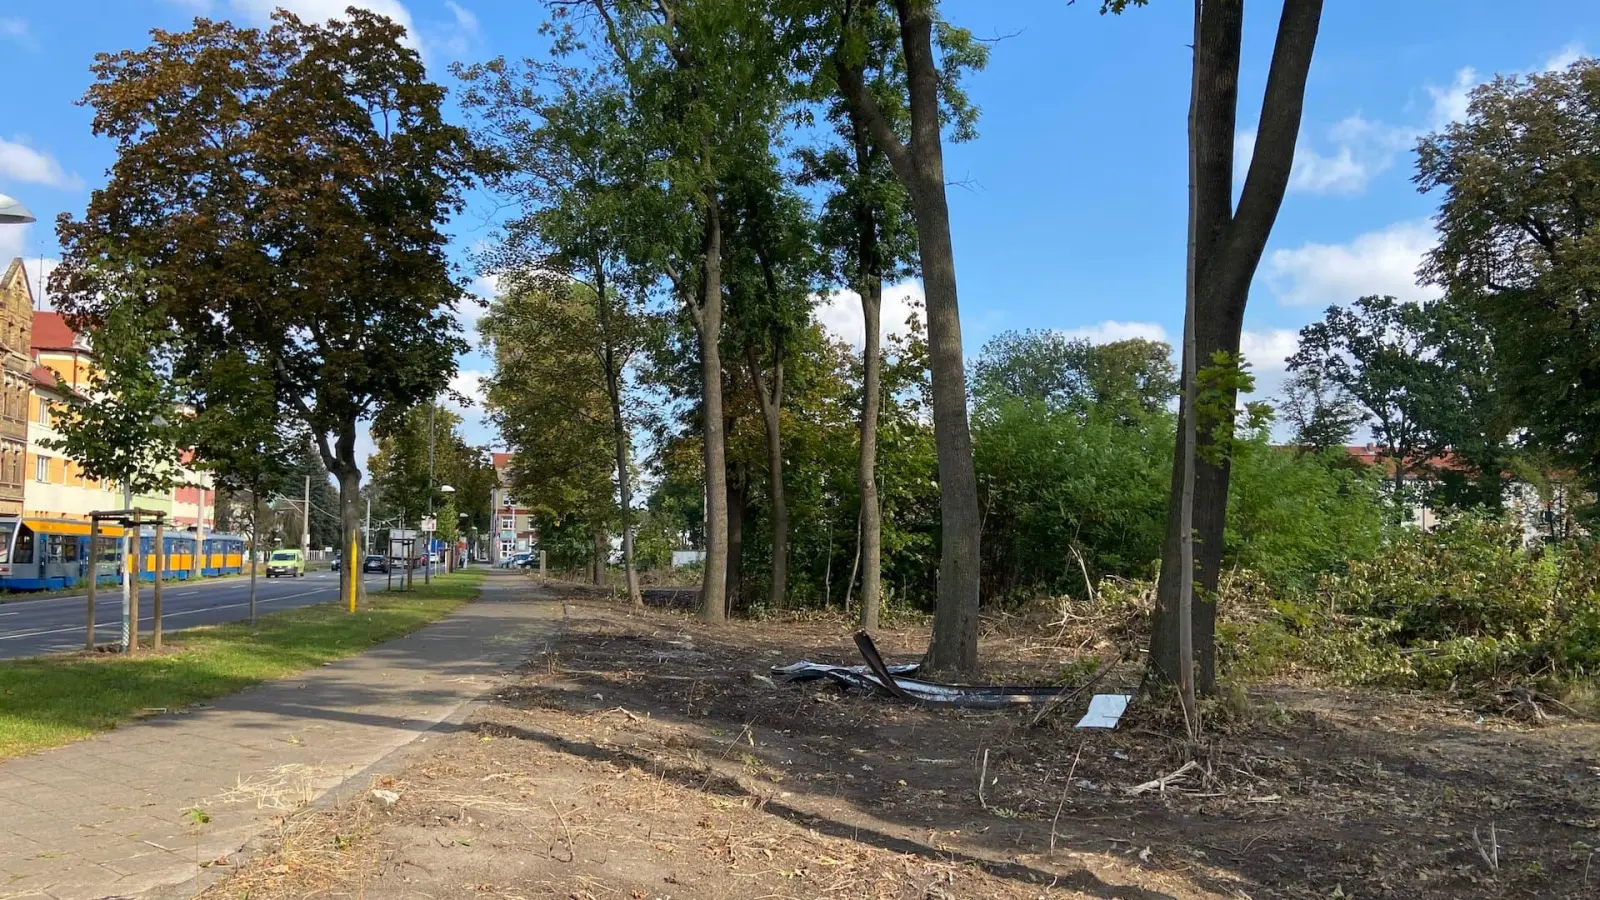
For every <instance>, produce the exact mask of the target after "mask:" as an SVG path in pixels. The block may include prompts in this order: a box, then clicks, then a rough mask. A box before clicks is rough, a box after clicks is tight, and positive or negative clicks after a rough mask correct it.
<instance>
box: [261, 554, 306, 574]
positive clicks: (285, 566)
mask: <svg viewBox="0 0 1600 900" xmlns="http://www.w3.org/2000/svg"><path fill="white" fill-rule="evenodd" d="M304 574H306V555H305V554H304V553H301V552H300V551H299V550H274V551H272V555H271V556H269V557H267V577H268V578H278V577H280V576H283V575H287V576H289V577H290V578H299V577H301V576H302V575H304Z"/></svg>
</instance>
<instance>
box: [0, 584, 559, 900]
mask: <svg viewBox="0 0 1600 900" xmlns="http://www.w3.org/2000/svg"><path fill="white" fill-rule="evenodd" d="M549 598H550V595H549V594H548V593H545V592H543V591H541V590H540V589H538V588H536V587H535V586H534V585H532V584H531V583H530V582H529V581H528V579H527V578H526V577H524V576H521V575H520V574H515V573H501V572H492V573H491V574H490V575H489V576H488V577H487V578H486V579H485V581H484V587H483V594H482V596H481V597H480V598H479V599H478V600H477V601H476V602H473V603H470V604H468V605H466V606H464V607H462V608H461V609H460V610H459V611H457V612H455V613H454V614H452V615H450V616H447V617H446V618H444V619H442V620H440V621H439V622H437V623H435V624H433V625H430V626H428V627H426V628H423V629H421V630H419V631H417V632H415V633H413V634H411V635H409V636H407V637H404V638H400V639H398V640H395V641H392V642H390V643H387V644H383V645H382V646H379V647H377V648H375V649H373V650H370V651H368V652H366V653H363V654H361V655H359V656H354V657H351V658H349V659H346V660H341V661H339V662H335V663H331V664H329V665H327V666H323V667H321V668H317V669H313V670H311V671H309V672H305V673H302V674H301V675H299V676H296V677H293V678H289V679H286V680H283V681H276V682H272V683H270V684H264V685H261V686H259V687H255V688H251V689H250V690H247V691H243V692H241V693H239V694H235V695H233V696H231V697H227V698H224V699H221V700H218V701H215V702H213V703H212V704H210V705H208V706H204V707H199V708H196V709H194V710H193V711H190V712H185V713H177V714H172V715H163V716H160V717H157V718H153V719H147V720H144V721H141V722H138V723H135V724H132V725H125V726H123V727H120V728H117V729H116V730H114V731H111V732H109V733H107V734H105V735H102V736H100V737H98V738H95V739H92V740H88V741H83V742H81V743H77V744H72V745H69V746H66V747H61V748H59V749H56V750H51V751H47V752H44V753H40V754H36V755H34V756H30V757H25V758H23V759H17V760H12V761H10V762H7V763H3V764H0V900H21V898H30V900H31V898H41V900H42V898H54V900H95V898H104V897H130V896H136V895H138V894H140V893H143V892H145V891H148V890H151V889H153V888H157V887H162V886H169V885H178V884H182V883H185V882H188V883H191V884H192V883H193V882H194V880H195V877H196V873H197V872H198V871H199V870H198V868H197V865H196V861H197V860H201V861H210V860H215V859H217V858H218V857H222V856H228V855H230V854H232V853H234V852H236V851H237V850H238V849H239V848H240V847H241V846H243V845H244V844H245V843H246V842H247V841H249V840H250V839H251V838H252V837H254V836H256V835H257V834H260V833H261V832H263V831H265V830H266V829H267V828H269V827H270V826H271V820H272V819H273V818H274V817H275V816H279V815H282V814H283V813H284V812H286V811H287V810H290V809H293V808H296V807H298V806H301V805H303V804H305V803H307V802H310V801H312V800H315V799H316V798H317V797H319V796H321V795H322V794H324V793H326V792H327V791H328V790H329V789H331V788H333V787H336V786H338V785H339V784H340V783H342V782H343V781H344V780H345V779H347V778H349V777H351V776H353V775H356V774H358V773H360V772H362V771H363V770H364V769H366V768H367V767H369V766H371V765H373V764H374V763H376V762H377V761H379V760H380V759H382V758H383V757H384V756H386V755H388V754H389V753H391V752H393V751H394V750H396V749H398V748H400V747H402V746H404V745H406V744H408V743H410V742H412V741H414V740H419V737H418V736H419V735H421V734H423V733H424V732H426V731H428V730H430V729H432V728H434V727H435V726H438V725H439V723H441V722H444V721H445V720H447V719H448V718H450V717H451V715H452V714H454V713H456V712H458V711H459V710H460V709H461V707H462V706H464V705H465V704H466V703H468V702H470V701H472V700H474V699H476V698H477V697H479V696H481V695H483V694H484V693H485V692H487V691H489V690H490V689H492V688H493V687H495V686H496V685H497V684H498V683H499V682H500V680H501V678H502V677H503V676H504V674H505V673H507V672H508V670H509V669H511V668H512V667H514V666H515V665H516V664H517V663H519V662H521V661H522V660H523V659H525V658H526V657H528V656H529V655H531V654H534V653H537V652H539V651H540V650H542V649H543V648H544V643H545V639H546V638H547V636H549V635H552V634H554V632H555V629H556V627H557V626H558V625H559V623H560V618H561V607H560V606H559V605H558V604H554V603H551V602H549ZM443 727H449V726H448V725H446V726H443ZM420 740H427V738H426V737H425V736H424V737H421V738H420ZM190 809H199V810H203V811H204V813H205V814H206V815H207V816H209V817H210V821H209V822H207V823H205V824H199V825H197V824H195V823H194V822H193V821H192V818H193V817H192V816H191V814H189V813H188V812H187V810H190ZM207 880H209V879H207Z"/></svg>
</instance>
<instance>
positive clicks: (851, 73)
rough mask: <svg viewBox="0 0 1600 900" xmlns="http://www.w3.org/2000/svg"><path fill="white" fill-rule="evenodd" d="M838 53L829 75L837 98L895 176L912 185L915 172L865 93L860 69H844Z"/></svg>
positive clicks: (901, 145)
mask: <svg viewBox="0 0 1600 900" xmlns="http://www.w3.org/2000/svg"><path fill="white" fill-rule="evenodd" d="M839 53H840V51H839V50H838V49H835V50H834V54H833V71H834V77H835V79H836V80H837V82H838V85H839V94H840V96H841V97H843V98H844V102H845V104H846V105H848V106H849V107H850V110H851V112H853V113H855V114H856V115H857V116H859V117H860V119H861V121H862V124H864V125H866V127H867V132H868V133H869V134H871V135H872V140H873V142H874V143H876V144H877V145H878V146H879V147H880V148H881V149H882V150H883V152H884V154H885V155H887V156H888V157H889V164H890V165H891V166H893V167H894V170H895V173H896V174H898V175H899V176H900V180H901V181H902V182H904V183H906V184H912V183H914V182H913V178H914V176H915V169H914V167H913V163H912V160H911V151H910V150H908V149H906V145H905V144H904V143H903V142H901V140H900V136H899V135H897V134H895V133H894V128H893V127H892V126H891V125H890V124H889V120H888V119H887V118H885V117H884V115H883V109H882V108H881V107H879V106H878V101H877V100H876V99H875V98H873V96H872V92H871V91H869V90H867V85H866V81H865V80H864V75H863V72H862V70H861V69H859V68H852V67H851V66H847V65H845V62H844V60H843V59H842V58H840V56H839Z"/></svg>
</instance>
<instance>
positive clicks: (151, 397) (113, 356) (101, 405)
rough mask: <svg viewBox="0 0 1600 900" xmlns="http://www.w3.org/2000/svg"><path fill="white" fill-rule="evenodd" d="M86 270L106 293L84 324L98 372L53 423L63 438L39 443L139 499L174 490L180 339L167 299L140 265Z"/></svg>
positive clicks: (103, 261)
mask: <svg viewBox="0 0 1600 900" xmlns="http://www.w3.org/2000/svg"><path fill="white" fill-rule="evenodd" d="M89 270H90V271H91V272H92V273H93V277H94V279H95V280H96V282H97V283H98V284H100V285H102V290H103V292H104V293H103V297H102V299H103V301H104V303H105V304H106V306H105V310H104V313H103V314H102V315H100V316H98V317H96V318H94V319H91V320H86V319H79V320H78V323H79V324H80V325H89V326H91V327H92V329H93V334H94V341H95V349H96V351H97V357H98V359H97V363H98V364H97V366H96V367H95V369H94V371H93V373H92V374H91V375H90V376H89V383H88V385H87V391H86V392H85V393H84V394H76V393H74V394H70V395H68V397H67V402H66V405H65V408H64V409H62V410H60V411H58V412H57V413H56V414H55V416H54V421H53V424H54V426H55V430H56V432H57V433H58V434H59V435H60V437H59V438H48V439H45V440H44V441H42V444H43V446H45V447H46V448H47V449H50V450H55V451H58V452H60V453H62V454H63V455H65V456H66V457H68V458H69V459H71V460H73V461H74V462H76V463H77V464H78V465H79V466H80V467H81V468H82V469H83V472H84V474H85V475H87V476H88V477H90V478H98V479H106V480H109V481H112V482H114V483H116V484H117V485H118V486H119V487H120V488H122V489H123V490H124V491H127V492H130V493H131V494H132V495H133V496H135V497H138V496H141V495H145V494H152V493H158V492H161V491H165V490H167V489H168V488H171V487H172V486H173V484H174V482H175V480H176V477H177V475H178V471H177V466H176V461H177V459H178V450H179V447H181V446H183V444H182V431H183V422H182V416H181V415H180V414H179V413H178V399H179V396H180V394H179V388H178V386H177V385H176V384H175V382H174V379H173V371H172V369H173V362H174V351H175V338H174V336H173V335H172V333H171V332H170V331H169V330H168V328H167V327H166V323H165V321H164V318H163V311H164V309H165V300H166V297H167V296H168V295H167V292H166V289H165V287H164V286H163V285H162V284H161V283H160V281H159V280H157V279H155V278H153V277H151V276H150V274H149V272H148V270H147V269H146V268H145V267H144V266H143V265H141V264H138V263H136V262H133V261H128V260H120V261H119V260H114V259H112V258H108V257H103V258H100V259H97V260H95V261H94V262H93V263H92V264H91V265H90V266H89Z"/></svg>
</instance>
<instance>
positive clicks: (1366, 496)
mask: <svg viewBox="0 0 1600 900" xmlns="http://www.w3.org/2000/svg"><path fill="white" fill-rule="evenodd" d="M1232 467H1233V475H1232V478H1231V479H1230V480H1229V485H1228V495H1229V496H1228V525H1227V532H1226V534H1227V554H1228V558H1229V559H1230V560H1231V561H1232V562H1233V563H1234V564H1235V565H1238V566H1241V567H1243V568H1245V569H1249V570H1252V571H1254V572H1257V573H1259V574H1260V575H1261V576H1262V577H1263V578H1264V579H1265V580H1266V582H1267V583H1268V584H1270V585H1272V586H1273V587H1275V588H1279V589H1289V588H1304V587H1309V586H1310V584H1311V583H1312V581H1313V580H1314V579H1315V578H1316V577H1317V576H1318V575H1320V574H1322V573H1325V572H1337V571H1340V570H1342V569H1343V567H1344V566H1345V565H1346V563H1347V562H1348V561H1350V560H1365V559H1370V558H1371V557H1372V556H1373V554H1374V553H1376V552H1377V549H1378V546H1379V543H1380V542H1381V541H1382V538H1383V523H1384V515H1383V510H1384V499H1383V496H1382V494H1381V492H1380V487H1379V484H1378V479H1377V473H1376V472H1375V471H1373V470H1371V469H1361V468H1356V467H1352V466H1349V465H1347V464H1346V457H1345V451H1344V449H1343V448H1342V447H1341V448H1337V449H1332V450H1327V451H1324V452H1323V453H1320V454H1313V453H1300V452H1296V451H1294V450H1291V449H1286V448H1282V447H1275V446H1272V445H1271V444H1270V443H1269V441H1268V437H1267V433H1266V431H1265V430H1264V429H1263V430H1258V431H1256V432H1255V433H1253V434H1251V435H1249V436H1247V437H1244V438H1240V439H1238V440H1236V441H1235V442H1234V452H1233V459H1232Z"/></svg>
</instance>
